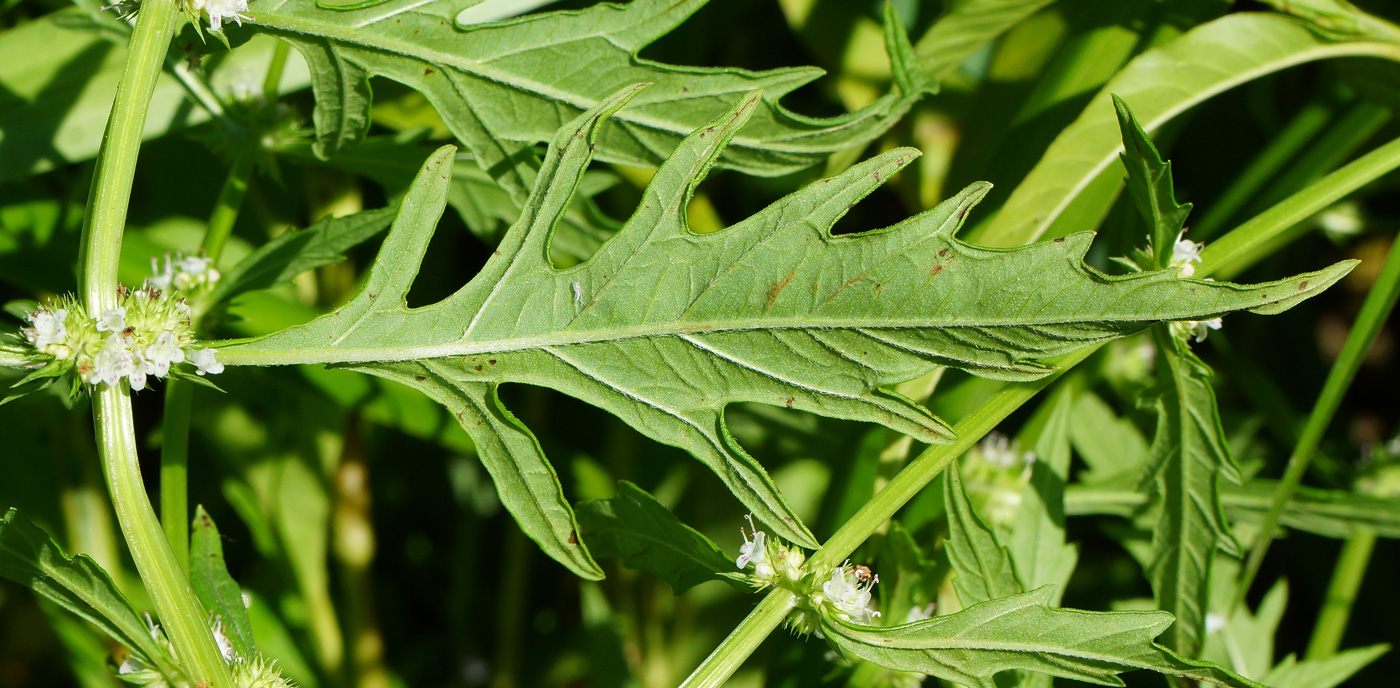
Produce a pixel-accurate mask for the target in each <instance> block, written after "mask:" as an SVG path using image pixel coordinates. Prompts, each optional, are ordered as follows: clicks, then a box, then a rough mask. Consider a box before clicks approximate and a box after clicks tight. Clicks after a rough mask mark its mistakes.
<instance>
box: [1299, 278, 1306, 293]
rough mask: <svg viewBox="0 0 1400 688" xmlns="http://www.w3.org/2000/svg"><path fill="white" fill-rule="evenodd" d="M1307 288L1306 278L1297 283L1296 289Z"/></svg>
mask: <svg viewBox="0 0 1400 688" xmlns="http://www.w3.org/2000/svg"><path fill="white" fill-rule="evenodd" d="M1307 288H1308V281H1307V280H1303V281H1302V282H1299V283H1298V291H1302V290H1304V289H1307Z"/></svg>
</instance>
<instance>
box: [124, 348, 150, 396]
mask: <svg viewBox="0 0 1400 688" xmlns="http://www.w3.org/2000/svg"><path fill="white" fill-rule="evenodd" d="M132 356H133V358H134V359H135V363H134V364H133V365H132V370H131V372H130V373H127V376H126V379H127V382H129V383H130V384H131V391H133V392H139V391H141V390H143V389H145V388H146V362H145V361H142V360H141V357H140V356H136V355H135V354H133V355H132Z"/></svg>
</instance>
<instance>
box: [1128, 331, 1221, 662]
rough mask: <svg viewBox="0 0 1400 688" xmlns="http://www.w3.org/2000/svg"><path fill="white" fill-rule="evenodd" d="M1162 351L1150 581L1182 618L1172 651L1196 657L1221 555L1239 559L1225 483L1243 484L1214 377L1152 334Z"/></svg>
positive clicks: (1150, 473)
mask: <svg viewBox="0 0 1400 688" xmlns="http://www.w3.org/2000/svg"><path fill="white" fill-rule="evenodd" d="M1154 334H1156V335H1157V337H1156V340H1157V347H1158V350H1159V354H1158V361H1159V373H1158V385H1157V387H1156V388H1155V389H1154V390H1153V392H1152V393H1153V395H1154V396H1153V400H1154V403H1155V405H1156V408H1157V430H1156V433H1155V434H1154V436H1153V438H1152V448H1151V453H1150V456H1149V459H1148V463H1147V465H1146V466H1145V467H1144V469H1143V477H1142V483H1141V484H1140V485H1139V491H1142V492H1148V493H1150V494H1151V495H1152V497H1151V499H1150V501H1149V502H1148V506H1147V509H1146V510H1145V511H1144V512H1143V519H1144V521H1145V523H1146V525H1147V527H1148V528H1149V529H1150V530H1151V531H1152V561H1151V563H1150V565H1149V566H1148V570H1147V575H1148V578H1149V579H1150V580H1151V582H1152V591H1153V593H1154V594H1155V595H1156V598H1157V604H1158V606H1159V607H1160V608H1162V609H1166V610H1168V611H1170V612H1172V613H1173V614H1175V615H1176V625H1175V626H1174V627H1173V628H1172V632H1171V634H1170V635H1169V643H1168V644H1169V645H1171V647H1172V648H1173V649H1175V650H1176V651H1178V652H1181V653H1183V654H1188V655H1195V653H1196V652H1197V651H1198V650H1199V649H1200V645H1201V641H1202V639H1203V638H1204V636H1205V620H1206V612H1207V611H1208V606H1209V602H1210V592H1209V583H1210V570H1211V563H1212V561H1213V560H1214V558H1215V550H1216V549H1217V548H1219V549H1223V550H1225V551H1226V552H1229V553H1231V554H1236V555H1238V553H1239V545H1238V543H1236V542H1235V538H1234V536H1233V535H1232V534H1231V533H1230V525H1229V522H1228V521H1226V520H1225V512H1224V508H1223V507H1222V506H1221V498H1220V487H1219V480H1220V479H1221V478H1224V479H1226V480H1229V481H1230V482H1233V483H1237V484H1238V483H1239V482H1241V478H1240V470H1239V467H1238V466H1236V465H1235V460H1234V459H1233V458H1232V457H1231V456H1230V451H1229V447H1228V445H1227V443H1226V441H1225V432H1224V430H1223V429H1222V428H1221V426H1220V411H1219V410H1218V409H1217V408H1216V404H1215V391H1214V390H1213V389H1211V386H1210V381H1209V380H1208V377H1209V375H1210V371H1209V369H1207V368H1206V367H1205V364H1203V363H1201V362H1200V361H1199V360H1198V359H1197V358H1196V357H1195V355H1193V354H1191V353H1190V352H1189V351H1186V350H1184V349H1185V344H1182V343H1179V342H1177V341H1175V340H1174V339H1173V337H1172V335H1171V334H1170V333H1168V332H1166V327H1164V326H1159V327H1158V328H1156V330H1154Z"/></svg>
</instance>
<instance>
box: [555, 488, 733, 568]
mask: <svg viewBox="0 0 1400 688" xmlns="http://www.w3.org/2000/svg"><path fill="white" fill-rule="evenodd" d="M578 522H579V526H580V527H581V528H582V529H583V534H584V535H585V536H586V537H587V538H588V543H589V548H590V550H591V551H592V552H593V554H594V555H595V556H599V557H622V561H623V563H624V564H626V565H627V566H628V568H633V569H640V570H642V571H650V572H652V573H654V574H656V575H658V576H660V577H661V578H662V579H664V580H665V581H666V582H667V583H670V584H671V589H672V590H673V591H674V592H675V593H676V594H677V595H679V594H681V593H683V592H685V591H686V590H689V589H690V588H691V587H693V586H695V585H698V584H700V583H704V582H705V581H710V580H716V579H719V578H722V577H728V578H734V572H735V568H734V562H733V560H731V559H730V558H729V557H727V556H725V555H724V553H723V552H721V551H720V549H719V548H718V547H716V546H715V543H713V542H711V541H710V539H709V538H707V537H705V536H704V535H702V534H701V533H700V532H699V531H697V530H695V529H694V528H691V527H690V526H688V525H686V524H685V523H683V522H681V520H680V519H678V518H676V515H675V514H673V513H671V511H670V510H669V509H667V508H666V507H664V506H662V505H661V503H660V502H657V501H656V498H654V497H652V496H651V495H650V494H647V492H646V490H643V489H642V488H640V487H637V486H636V485H633V484H632V483H629V482H627V481H626V480H619V481H618V483H617V496H616V497H610V498H608V499H598V500H594V501H591V502H584V503H582V504H580V505H579V506H578ZM734 579H736V580H737V578H734Z"/></svg>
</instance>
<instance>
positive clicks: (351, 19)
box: [252, 0, 921, 198]
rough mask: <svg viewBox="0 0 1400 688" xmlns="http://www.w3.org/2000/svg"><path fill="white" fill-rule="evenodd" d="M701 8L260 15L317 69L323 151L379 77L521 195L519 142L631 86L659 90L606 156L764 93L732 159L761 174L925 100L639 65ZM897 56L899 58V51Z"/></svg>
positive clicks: (610, 132)
mask: <svg viewBox="0 0 1400 688" xmlns="http://www.w3.org/2000/svg"><path fill="white" fill-rule="evenodd" d="M704 4H705V0H680V1H679V2H677V1H676V0H634V1H633V2H630V3H628V4H626V5H621V6H619V5H610V4H599V5H596V6H594V7H591V8H589V9H585V10H579V11H570V12H550V13H543V14H536V15H530V16H526V17H522V18H519V19H514V20H510V21H506V22H501V23H498V24H484V25H475V26H470V27H457V26H455V25H454V23H453V19H452V16H453V15H455V12H453V11H452V9H453V8H454V7H455V6H457V5H460V3H453V2H450V1H449V2H439V3H424V2H421V0H391V1H390V2H387V3H385V4H382V5H377V6H375V7H371V8H368V9H359V10H354V11H330V10H325V9H321V8H318V7H317V6H316V4H315V2H314V1H313V0H274V1H273V2H270V3H269V4H266V5H263V6H261V7H259V8H258V9H257V15H258V21H257V23H256V24H253V25H252V26H253V28H254V29H255V30H257V31H264V32H268V33H272V34H274V35H277V36H281V37H283V38H285V39H286V40H287V41H289V42H291V43H292V45H294V46H296V48H297V49H298V50H300V51H301V53H302V55H304V56H305V57H306V61H307V63H308V64H309V65H310V66H311V73H312V79H313V83H312V88H313V90H314V91H315V93H316V112H315V118H314V119H315V125H316V132H317V138H318V146H319V147H320V148H319V151H320V153H321V154H322V155H325V156H329V155H332V154H334V153H335V152H336V151H338V150H340V149H342V148H344V147H346V146H347V145H350V144H352V143H354V142H356V141H358V140H359V139H360V138H362V137H363V136H364V133H365V130H366V129H367V128H368V126H369V121H370V117H369V106H370V99H371V94H370V89H369V78H370V77H371V76H383V77H387V78H389V79H393V80H394V81H398V82H400V83H402V84H404V85H406V86H409V87H411V88H414V89H416V90H419V91H422V92H423V93H424V94H425V95H426V96H427V97H428V100H429V101H431V102H432V103H433V105H434V106H435V107H436V108H437V110H438V112H439V113H440V114H441V115H442V117H443V120H444V121H445V122H446V123H447V126H448V128H449V129H451V130H452V132H453V134H454V135H455V136H456V137H457V138H458V139H459V140H461V141H462V142H463V143H464V144H465V145H466V147H467V148H468V149H469V150H471V152H472V154H473V155H474V156H475V157H476V159H477V161H478V163H479V164H480V165H481V166H482V168H484V169H486V170H487V171H488V172H489V173H490V174H491V175H492V176H493V177H496V178H497V179H500V180H501V181H502V183H503V184H504V185H506V187H507V188H509V189H511V190H512V192H514V193H518V194H519V196H520V197H521V198H523V197H524V196H525V194H526V192H527V191H528V190H529V186H530V184H529V182H530V180H528V179H524V178H523V177H521V176H520V175H518V174H517V173H516V172H515V168H516V166H517V164H518V162H519V158H520V157H522V156H527V155H528V154H529V151H528V150H526V149H525V147H524V146H523V145H522V144H528V143H534V142H536V141H547V140H549V139H550V138H551V137H552V136H553V134H554V132H555V131H556V130H558V129H559V128H561V127H564V126H566V125H567V124H568V123H569V121H570V120H572V119H573V118H574V117H575V116H577V115H578V114H580V113H582V112H584V111H586V110H588V109H590V108H592V107H594V106H596V105H598V104H599V103H601V102H603V101H604V100H605V99H607V97H608V96H610V95H611V94H612V93H614V92H616V91H617V90H619V89H621V88H624V87H626V86H628V85H630V84H634V83H639V82H650V83H654V84H656V86H655V87H654V88H653V89H651V91H650V92H649V93H648V94H647V95H645V96H642V97H641V98H639V99H638V100H637V102H636V105H635V107H633V108H632V109H631V110H629V111H628V112H627V113H625V114H623V115H620V116H618V117H616V118H614V119H613V121H612V124H611V125H610V126H608V127H607V128H606V130H605V131H603V132H602V133H601V134H600V135H599V136H598V138H597V145H598V156H599V158H600V159H603V160H607V161H609V162H618V163H623V164H628V165H638V166H646V167H654V166H656V165H659V164H660V163H661V161H662V160H664V159H665V157H666V156H667V155H668V154H669V153H670V151H671V150H672V149H674V148H675V147H676V145H677V144H679V143H680V141H681V139H682V138H683V137H684V136H685V135H686V134H688V133H690V132H691V131H694V130H695V129H696V128H697V127H700V126H703V125H705V124H706V123H707V122H709V121H710V120H712V119H714V118H715V117H717V116H719V115H721V114H722V113H723V112H724V111H725V110H726V109H728V107H729V104H730V103H731V102H733V100H734V99H735V98H737V97H739V96H740V95H742V94H744V93H747V92H749V91H753V90H758V89H761V90H763V91H764V97H763V100H762V102H761V103H760V104H759V105H758V106H757V108H756V110H757V112H756V113H755V115H754V117H753V119H752V121H751V122H750V124H749V126H748V128H746V129H745V130H744V133H743V135H741V136H737V137H735V138H734V140H733V145H732V146H731V147H730V148H729V149H728V151H727V152H726V153H725V157H724V159H723V161H722V164H724V165H726V166H728V167H732V168H735V169H739V170H742V171H744V172H746V173H750V174H762V175H779V174H786V173H790V172H793V171H796V170H800V169H803V168H806V167H809V166H811V165H813V164H816V163H819V162H822V161H823V160H824V159H825V157H826V156H827V155H829V154H830V153H832V152H835V151H838V150H843V149H846V148H850V147H852V146H855V145H859V144H862V143H865V142H867V141H870V140H872V139H874V138H875V137H877V136H879V135H880V134H882V133H883V132H884V131H885V130H887V129H888V128H889V127H890V126H891V125H892V124H893V123H894V122H896V121H898V120H899V118H900V117H901V116H902V115H903V114H904V112H905V111H907V110H908V108H909V107H910V105H912V104H913V102H914V101H916V100H917V99H918V98H919V97H920V96H921V93H919V92H904V91H903V90H902V89H899V88H896V90H895V91H894V92H891V93H890V94H888V95H886V96H885V97H883V98H880V99H879V100H877V101H876V102H875V103H873V104H871V105H870V106H869V107H867V108H864V109H862V110H860V111H859V112H855V113H850V114H848V115H843V116H840V117H833V118H812V117H806V116H803V115H798V114H795V113H792V112H790V111H788V110H787V109H786V108H784V107H782V106H781V105H779V104H778V102H779V101H780V100H781V99H782V97H783V96H784V95H786V94H787V93H789V92H791V91H792V90H793V89H796V88H798V87H799V86H802V85H804V84H807V83H809V82H811V81H812V80H814V79H816V78H817V77H819V76H821V74H822V72H821V70H819V69H815V68H795V69H780V70H773V71H767V72H750V71H745V70H739V69H712V68H696V67H676V66H671V65H665V64H660V63H656V62H650V61H647V60H641V59H638V58H637V57H636V54H637V51H639V50H641V49H642V48H644V47H646V46H647V45H648V44H650V43H651V42H652V41H654V40H656V39H657V38H658V37H660V36H662V35H664V34H666V33H667V32H669V31H671V30H672V29H674V28H675V27H676V26H677V25H679V24H680V23H681V22H682V21H684V20H685V19H686V18H687V17H689V16H690V14H691V13H693V12H695V11H696V10H697V9H699V8H700V7H701V6H702V5H704ZM889 28H890V30H893V28H894V27H889ZM903 40H904V41H905V42H906V43H907V39H903ZM910 55H912V52H911V53H910ZM893 57H894V58H895V61H896V62H899V61H900V60H899V58H900V57H901V55H895V56H893ZM901 69H903V67H901ZM906 85H907V84H906Z"/></svg>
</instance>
